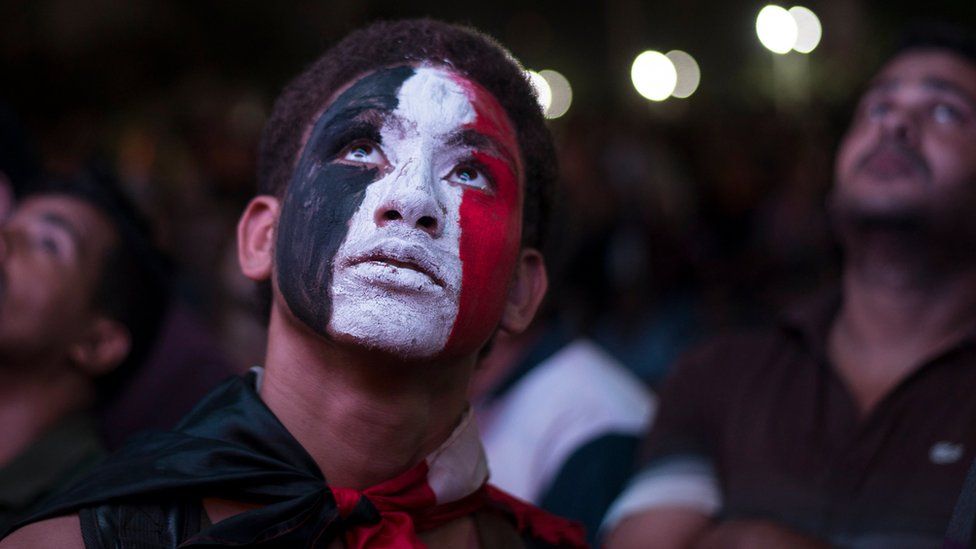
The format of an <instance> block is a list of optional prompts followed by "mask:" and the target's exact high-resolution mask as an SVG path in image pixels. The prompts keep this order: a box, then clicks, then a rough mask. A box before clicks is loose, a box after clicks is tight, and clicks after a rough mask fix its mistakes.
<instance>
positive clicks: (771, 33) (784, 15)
mask: <svg viewBox="0 0 976 549" xmlns="http://www.w3.org/2000/svg"><path fill="white" fill-rule="evenodd" d="M756 35H757V36H759V41H760V42H762V45H763V46H766V48H767V49H769V50H770V51H772V52H774V53H781V54H782V53H787V52H789V51H790V50H792V49H793V46H794V45H796V36H797V28H796V20H795V19H793V16H792V15H790V12H788V11H786V10H785V9H783V8H781V7H779V6H773V5H769V6H766V7H765V8H763V9H761V10H759V15H758V16H757V17H756Z"/></svg>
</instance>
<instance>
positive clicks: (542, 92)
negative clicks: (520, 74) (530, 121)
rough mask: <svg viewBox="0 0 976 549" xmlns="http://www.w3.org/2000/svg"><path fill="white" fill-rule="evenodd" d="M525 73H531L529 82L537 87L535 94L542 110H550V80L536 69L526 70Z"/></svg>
mask: <svg viewBox="0 0 976 549" xmlns="http://www.w3.org/2000/svg"><path fill="white" fill-rule="evenodd" d="M525 73H526V74H528V75H529V83H531V84H532V87H533V88H535V96H536V98H537V99H538V100H539V106H541V107H542V112H546V111H548V110H549V105H551V104H552V88H550V87H549V82H547V81H546V79H545V77H543V76H542V75H541V74H539V73H537V72H535V71H525Z"/></svg>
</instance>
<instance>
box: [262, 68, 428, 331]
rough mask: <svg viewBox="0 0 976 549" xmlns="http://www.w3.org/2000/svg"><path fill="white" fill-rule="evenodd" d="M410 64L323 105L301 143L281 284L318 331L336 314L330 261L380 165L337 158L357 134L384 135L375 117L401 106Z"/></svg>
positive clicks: (283, 233) (280, 246) (281, 252)
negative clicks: (306, 139) (332, 306)
mask: <svg viewBox="0 0 976 549" xmlns="http://www.w3.org/2000/svg"><path fill="white" fill-rule="evenodd" d="M413 74H414V69H413V68H412V67H394V68H391V69H383V70H380V71H377V72H375V73H373V74H370V75H367V76H365V77H363V78H362V79H360V80H359V81H358V82H356V83H355V84H353V85H352V87H350V88H349V89H348V90H346V91H345V92H343V93H342V95H340V96H339V97H338V98H337V99H336V100H335V101H334V102H333V103H332V105H330V106H329V108H327V109H326V110H325V112H323V113H322V116H320V117H319V119H318V121H317V122H316V123H315V128H314V129H313V131H312V135H311V136H310V137H309V139H308V143H307V144H306V145H305V148H304V150H303V151H302V156H301V158H300V160H299V162H298V167H297V168H296V169H295V172H294V175H293V176H292V179H291V182H290V184H289V185H288V190H287V192H286V193H285V199H284V203H283V204H282V207H281V218H280V219H279V222H278V236H277V241H276V246H275V266H276V270H277V280H278V287H279V289H280V291H281V295H282V296H284V298H285V302H286V303H287V304H288V308H289V309H291V312H292V314H294V315H295V316H296V317H297V318H298V319H299V320H301V321H302V322H304V323H305V324H307V325H308V326H309V327H310V328H312V330H314V331H315V332H317V333H319V334H321V335H326V327H327V325H328V323H329V316H330V314H331V302H330V299H329V289H330V287H331V285H332V261H333V258H334V257H335V254H336V251H338V249H339V246H341V245H342V242H343V240H345V238H346V233H348V231H349V220H350V219H351V218H352V216H353V214H354V213H355V212H356V210H358V209H359V206H360V204H362V202H363V198H364V197H365V196H366V187H368V186H369V185H370V184H371V183H373V182H374V181H376V180H377V179H379V177H380V175H381V174H380V173H379V170H377V169H375V168H366V167H360V166H352V165H348V164H341V163H338V162H336V161H335V160H336V155H337V154H338V153H339V152H341V151H342V149H343V148H344V147H345V146H346V145H348V144H349V143H351V142H352V141H354V140H355V139H357V138H363V137H369V138H372V139H374V140H378V138H379V133H380V127H379V121H377V119H380V120H381V119H382V118H383V117H382V116H380V117H375V116H373V117H370V116H364V115H365V114H367V113H370V112H377V113H380V114H381V115H382V114H384V113H390V112H392V111H394V110H396V108H397V103H398V100H397V94H398V93H399V91H400V87H401V86H402V85H403V83H404V82H405V81H406V80H407V79H408V78H410V77H411V76H413Z"/></svg>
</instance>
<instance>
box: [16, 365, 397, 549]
mask: <svg viewBox="0 0 976 549" xmlns="http://www.w3.org/2000/svg"><path fill="white" fill-rule="evenodd" d="M254 383H255V374H254V373H253V372H251V373H248V374H247V375H245V376H243V377H236V378H233V379H231V380H229V381H227V382H225V383H224V384H222V385H221V386H219V387H218V388H217V389H215V390H214V391H213V392H212V393H210V394H209V395H208V396H207V397H206V398H204V400H202V401H201V402H200V403H199V404H198V405H197V406H196V407H195V408H194V409H193V410H192V411H191V412H190V413H189V415H188V416H187V417H186V418H185V419H183V421H181V422H180V424H179V425H177V426H176V428H175V429H174V430H173V431H169V432H161V433H160V432H156V433H151V434H147V435H143V436H140V437H136V438H134V439H133V440H132V441H131V442H129V443H128V444H126V445H125V446H124V447H123V448H121V449H120V450H119V451H118V452H117V453H115V454H113V455H112V456H110V457H109V458H108V459H106V460H105V461H103V462H102V463H101V464H100V465H98V466H96V467H95V469H94V470H93V471H92V472H91V474H90V475H89V476H87V477H85V478H84V479H82V480H81V481H80V482H78V483H76V484H74V485H72V486H71V487H69V488H68V489H67V490H66V491H64V492H62V493H61V494H59V495H57V496H55V497H54V498H53V499H50V500H48V501H47V502H46V503H45V504H44V505H43V506H42V507H41V509H40V510H39V511H38V512H36V513H34V514H33V515H31V516H30V518H28V519H27V520H24V521H22V522H20V523H19V524H18V525H17V526H16V527H20V526H23V525H25V524H28V523H31V522H36V521H39V520H43V519H45V518H51V517H55V516H60V515H64V514H68V513H72V512H77V511H79V510H81V509H84V508H90V507H95V506H99V505H103V504H107V503H113V502H120V501H126V502H128V501H133V500H135V501H169V500H174V501H199V500H200V499H201V498H203V497H217V498H224V499H228V500H234V501H242V502H253V503H256V504H260V505H263V507H261V508H258V509H255V510H251V511H247V512H245V513H241V514H239V515H236V516H234V517H231V518H229V519H226V520H222V521H220V522H219V523H217V524H215V525H212V526H209V527H207V528H204V529H203V530H202V531H201V532H200V533H199V534H198V535H197V536H194V538H193V540H198V541H199V542H200V543H199V544H201V545H211V544H215V543H218V544H228V545H262V544H265V543H270V544H273V545H282V544H284V545H291V546H301V545H305V543H303V541H305V540H310V539H318V540H319V541H320V542H325V541H327V540H332V539H334V538H335V537H336V536H339V535H341V533H342V531H343V530H344V529H345V527H346V525H347V524H348V523H349V522H360V521H363V522H375V521H376V520H378V519H379V516H378V515H377V514H374V513H375V509H372V510H370V509H363V510H362V513H358V514H357V513H354V514H353V516H350V517H348V518H347V519H345V520H344V519H342V518H340V516H339V512H338V508H337V506H336V503H335V499H334V498H333V496H332V492H331V490H329V488H328V485H327V484H326V481H325V478H324V477H323V475H322V473H321V471H320V470H319V468H318V466H317V465H316V464H315V462H314V461H313V460H312V458H311V456H309V455H308V453H307V452H305V449H304V448H303V447H302V446H301V445H300V444H299V443H298V441H296V440H295V439H294V438H293V437H292V436H291V434H290V433H289V432H288V431H287V430H286V429H285V427H284V426H283V425H282V424H281V422H279V421H278V419H277V418H276V417H275V416H274V414H273V413H271V410H269V409H268V407H267V406H265V404H264V402H262V401H261V399H260V397H259V396H258V395H257V393H256V392H255V389H254ZM16 527H15V528H14V529H16ZM193 540H190V541H191V543H190V544H189V546H192V545H197V543H193Z"/></svg>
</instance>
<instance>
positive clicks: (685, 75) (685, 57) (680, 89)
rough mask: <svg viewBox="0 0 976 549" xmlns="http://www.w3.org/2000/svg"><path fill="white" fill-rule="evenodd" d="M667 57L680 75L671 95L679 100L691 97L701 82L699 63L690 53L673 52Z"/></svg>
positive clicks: (667, 54)
mask: <svg viewBox="0 0 976 549" xmlns="http://www.w3.org/2000/svg"><path fill="white" fill-rule="evenodd" d="M665 55H666V56H667V58H668V59H670V60H671V63H673V64H674V69H675V72H676V73H677V75H678V79H677V82H676V83H675V86H674V91H672V92H671V95H673V96H674V97H677V98H679V99H686V98H688V97H691V94H693V93H695V90H697V89H698V84H699V82H701V69H699V68H698V62H697V61H695V58H694V57H692V56H691V55H690V54H689V53H687V52H684V51H681V50H671V51H669V52H668V53H666V54H665Z"/></svg>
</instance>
